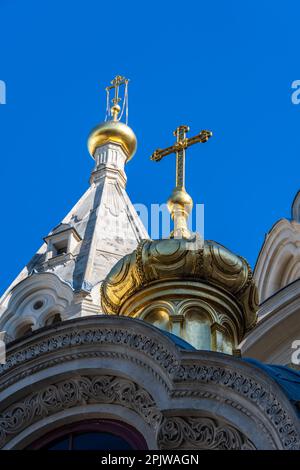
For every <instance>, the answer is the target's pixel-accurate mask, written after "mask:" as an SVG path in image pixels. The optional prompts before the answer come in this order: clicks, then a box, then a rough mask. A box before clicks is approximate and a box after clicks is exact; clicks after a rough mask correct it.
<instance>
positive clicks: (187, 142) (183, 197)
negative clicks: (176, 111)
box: [151, 126, 212, 239]
mask: <svg viewBox="0 0 300 470" xmlns="http://www.w3.org/2000/svg"><path fill="white" fill-rule="evenodd" d="M189 130H190V129H189V127H188V126H179V127H177V129H175V131H174V136H175V137H176V142H175V144H174V145H172V146H171V147H167V148H165V149H158V150H155V152H154V153H153V155H152V156H151V160H153V161H155V162H159V161H160V160H161V159H162V158H163V157H165V156H167V155H170V154H171V153H175V154H176V187H175V189H174V190H173V192H172V195H171V197H170V199H169V200H168V208H169V211H170V213H171V216H172V219H173V220H174V230H173V232H172V233H171V234H170V237H171V238H187V239H189V238H191V232H190V231H189V229H188V226H187V220H188V216H189V214H190V212H191V210H192V208H193V200H192V198H191V197H190V196H189V194H188V193H187V192H186V190H185V150H186V149H187V148H188V147H190V146H191V145H194V144H197V143H204V142H207V141H208V139H209V138H210V137H211V136H212V132H210V131H205V130H204V131H201V132H200V133H199V134H197V135H196V136H195V137H190V138H189V139H188V138H187V137H186V134H187V132H189Z"/></svg>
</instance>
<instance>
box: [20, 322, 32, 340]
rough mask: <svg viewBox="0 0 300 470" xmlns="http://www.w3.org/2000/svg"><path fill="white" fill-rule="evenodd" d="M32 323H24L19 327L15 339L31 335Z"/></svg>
mask: <svg viewBox="0 0 300 470" xmlns="http://www.w3.org/2000/svg"><path fill="white" fill-rule="evenodd" d="M32 327H33V325H32V323H26V324H24V325H22V326H20V327H19V328H18V329H17V332H16V339H19V338H22V336H27V335H29V334H30V333H32Z"/></svg>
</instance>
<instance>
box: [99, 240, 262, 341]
mask: <svg viewBox="0 0 300 470" xmlns="http://www.w3.org/2000/svg"><path fill="white" fill-rule="evenodd" d="M199 296H200V297H203V298H202V300H201V302H202V304H201V305H206V304H207V303H208V304H210V306H211V308H215V310H216V311H217V313H216V316H218V315H219V316H220V317H222V321H224V322H225V323H226V322H227V320H226V318H227V319H228V322H233V323H235V324H236V332H237V336H238V338H239V341H240V340H241V339H242V337H243V336H244V334H245V333H246V332H247V331H249V330H250V329H251V328H252V327H253V326H254V325H255V323H256V319H257V316H256V312H257V310H258V295H257V288H256V285H255V282H254V280H253V275H252V271H251V269H250V267H249V265H248V263H247V262H246V260H245V259H244V258H242V257H240V256H238V255H236V254H234V253H232V252H231V251H229V250H228V249H226V248H225V247H224V246H222V245H220V244H219V243H216V242H214V241H209V240H205V241H204V242H203V243H202V244H201V243H200V245H199V247H197V245H195V242H194V241H191V240H186V239H183V238H182V239H165V240H143V241H142V242H140V244H139V245H138V247H137V249H136V250H135V251H133V252H132V253H131V254H128V255H126V256H125V257H123V258H122V259H120V260H119V261H118V262H117V263H116V264H115V266H114V267H113V268H112V269H111V271H110V273H109V274H108V275H107V277H106V279H105V280H104V282H103V284H102V287H101V304H102V309H103V311H104V313H106V314H117V315H128V316H138V317H140V313H139V312H140V310H141V307H144V306H145V305H146V303H148V304H152V305H155V302H156V303H157V302H158V303H159V305H160V306H161V305H166V303H169V304H170V303H174V299H175V304H176V302H177V303H178V302H181V301H182V300H184V301H187V300H188V299H189V298H190V301H191V302H192V303H193V302H194V300H195V298H199ZM201 302H200V303H201ZM175 308H177V307H175ZM237 312H239V313H237Z"/></svg>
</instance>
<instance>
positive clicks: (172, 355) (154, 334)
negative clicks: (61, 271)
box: [0, 316, 300, 449]
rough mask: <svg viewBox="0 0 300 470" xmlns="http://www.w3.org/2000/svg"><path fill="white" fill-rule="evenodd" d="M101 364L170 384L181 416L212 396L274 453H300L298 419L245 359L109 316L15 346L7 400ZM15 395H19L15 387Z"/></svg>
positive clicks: (2, 385)
mask: <svg viewBox="0 0 300 470" xmlns="http://www.w3.org/2000/svg"><path fill="white" fill-rule="evenodd" d="M96 357H98V358H99V360H100V361H102V359H106V358H108V359H109V360H110V361H115V363H116V370H119V366H120V364H121V363H122V361H124V363H127V365H129V364H130V362H131V363H132V364H133V368H132V369H131V370H132V371H134V370H136V371H140V372H139V373H141V371H143V373H145V374H147V379H145V380H148V381H149V380H152V379H151V378H150V374H151V377H152V378H153V381H154V383H155V384H160V385H161V384H163V386H164V389H165V391H166V397H167V396H169V400H170V409H172V408H173V409H175V408H176V406H177V404H176V402H177V400H179V401H181V402H182V399H185V398H186V399H188V400H194V399H195V400H201V399H202V398H206V396H207V399H208V400H210V401H211V402H212V403H213V402H217V401H218V402H219V403H220V404H223V405H224V406H228V407H230V408H232V411H233V412H234V413H239V414H240V416H241V419H247V420H250V421H251V422H252V423H253V426H254V427H255V428H257V430H258V432H259V433H261V434H263V435H264V436H265V439H267V441H268V442H270V446H269V447H274V446H275V448H277V447H278V446H279V448H281V447H282V448H284V449H299V448H300V433H299V421H298V419H297V416H296V413H295V411H294V410H293V407H292V405H291V404H290V403H289V401H288V399H287V397H286V396H285V395H284V394H283V392H282V391H281V389H280V388H279V386H278V385H277V384H276V383H275V382H274V381H273V379H271V378H270V377H268V376H267V375H266V374H264V373H263V372H262V371H260V370H258V369H255V368H254V367H253V366H250V365H249V364H246V363H245V362H243V361H242V360H240V359H236V358H232V357H230V356H226V355H219V354H216V353H210V352H204V351H183V350H180V349H179V348H177V347H176V346H175V344H174V343H173V342H172V341H171V340H170V339H169V338H168V337H166V336H165V335H164V333H162V332H161V331H160V330H158V329H156V328H154V327H153V326H151V325H149V324H147V323H145V322H142V321H140V320H134V319H131V318H126V317H120V318H118V322H115V318H114V317H108V316H101V317H100V316H98V317H86V318H82V319H76V320H72V321H68V322H63V323H62V324H60V325H59V326H58V327H55V328H53V327H52V328H51V327H49V328H45V329H43V330H40V331H39V332H37V333H35V334H33V335H32V336H31V337H28V338H27V339H23V340H20V341H18V342H14V343H12V344H11V345H9V346H8V348H7V363H6V364H5V365H2V366H1V367H0V392H1V390H2V392H1V393H3V397H6V396H7V397H8V396H9V397H10V399H13V397H12V396H11V395H8V393H9V387H10V385H11V384H14V383H17V382H18V381H20V380H21V379H23V378H25V377H26V378H27V377H28V380H29V381H31V376H33V375H34V374H39V371H41V370H43V371H45V370H47V371H49V372H48V380H49V381H50V383H53V382H54V381H55V380H56V379H55V377H54V378H52V376H51V374H52V373H53V372H52V371H51V370H52V369H51V368H52V367H53V366H57V365H58V364H63V363H66V364H67V363H68V362H72V361H76V363H77V361H78V360H81V359H84V360H86V359H89V358H96ZM78 364H79V363H78ZM85 367H86V366H85ZM66 369H68V367H66ZM44 373H45V372H43V374H44ZM26 380H27V379H26ZM34 380H37V378H34ZM51 380H52V382H51ZM60 380H61V379H60ZM136 381H137V382H138V380H137V379H136ZM54 383H55V382H54ZM145 383H146V382H145ZM13 388H14V390H16V386H15V385H13ZM5 389H7V390H5ZM153 390H155V388H154V389H152V392H151V393H152V396H153V398H154V400H155V401H156V402H157V403H159V397H156V396H155V393H154V391H153ZM18 400H19V398H17V400H15V401H18ZM223 405H222V406H223ZM163 406H165V405H163ZM197 406H198V405H197ZM222 406H221V407H218V409H219V410H220V411H221V410H222ZM252 440H253V438H252ZM265 442H266V440H265ZM279 443H280V444H279Z"/></svg>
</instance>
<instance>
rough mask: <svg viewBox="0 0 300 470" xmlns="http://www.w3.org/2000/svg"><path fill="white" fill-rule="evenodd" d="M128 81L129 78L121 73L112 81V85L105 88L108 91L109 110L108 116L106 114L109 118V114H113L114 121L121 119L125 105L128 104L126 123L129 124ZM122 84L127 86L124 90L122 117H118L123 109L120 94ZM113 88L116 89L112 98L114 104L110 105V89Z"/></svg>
mask: <svg viewBox="0 0 300 470" xmlns="http://www.w3.org/2000/svg"><path fill="white" fill-rule="evenodd" d="M128 82H129V79H128V78H125V77H122V76H121V75H117V76H116V77H115V78H114V79H113V80H112V81H111V82H110V83H111V85H110V86H108V87H106V89H105V90H106V93H107V110H106V112H107V116H106V119H107V118H108V115H109V114H111V116H112V117H113V120H114V121H119V120H120V119H121V117H122V115H123V111H124V107H125V106H126V124H127V120H128ZM121 85H124V86H125V91H124V98H123V109H122V112H121V115H120V117H118V116H119V113H120V111H121V107H120V105H119V102H120V101H121V100H122V99H121V98H120V96H119V92H120V87H121ZM113 88H114V90H115V96H114V98H113V99H112V100H111V101H112V103H113V106H112V107H110V105H109V93H110V90H112V89H113Z"/></svg>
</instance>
